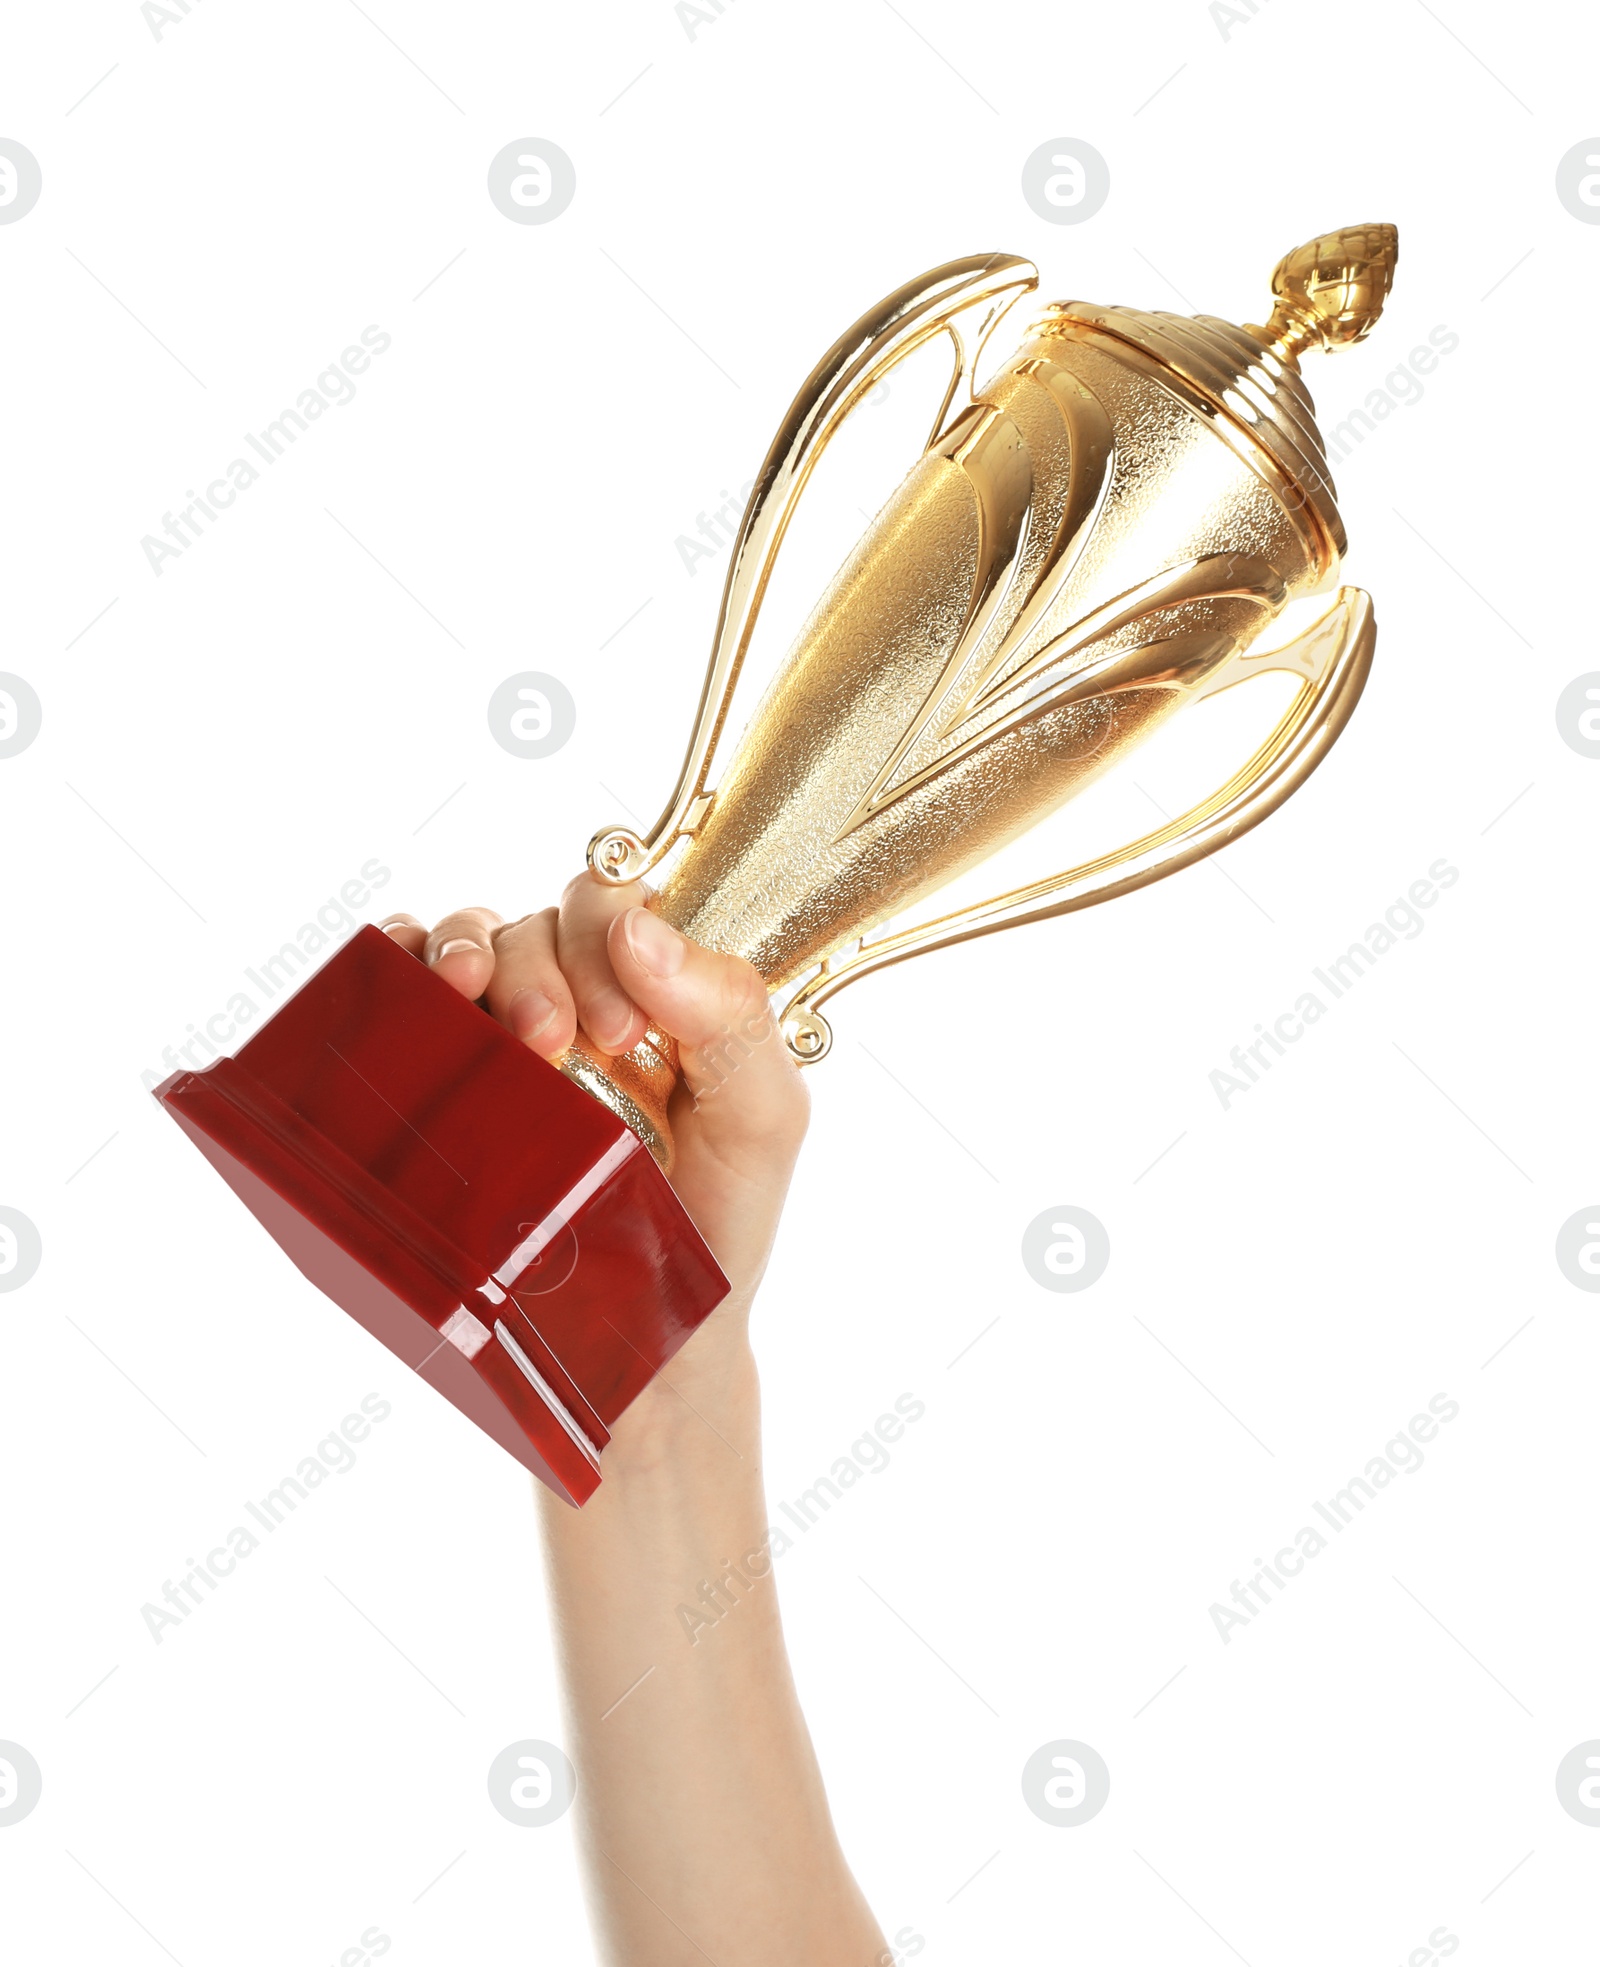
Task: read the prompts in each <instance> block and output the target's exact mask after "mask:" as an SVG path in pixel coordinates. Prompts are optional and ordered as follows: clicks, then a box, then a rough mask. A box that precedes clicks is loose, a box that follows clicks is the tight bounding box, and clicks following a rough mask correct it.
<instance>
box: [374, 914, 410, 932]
mask: <svg viewBox="0 0 1600 1967" xmlns="http://www.w3.org/2000/svg"><path fill="white" fill-rule="evenodd" d="M405 926H406V919H405V917H404V916H403V915H391V916H390V917H389V918H388V920H387V921H386V922H380V923H379V924H378V927H379V928H380V929H381V930H382V931H383V933H384V934H385V935H386V936H392V935H393V934H394V932H395V930H396V929H403V928H404V927H405Z"/></svg>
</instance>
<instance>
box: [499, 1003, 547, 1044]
mask: <svg viewBox="0 0 1600 1967" xmlns="http://www.w3.org/2000/svg"><path fill="white" fill-rule="evenodd" d="M555 1014H556V1004H555V999H554V998H553V997H546V996H545V994H544V992H543V991H542V990H519V991H518V992H517V994H516V996H515V997H513V998H512V1000H511V1002H510V1003H509V1004H508V1005H507V1006H506V1016H507V1017H508V1018H509V1019H510V1020H511V1030H512V1035H513V1036H514V1037H517V1038H520V1039H521V1040H522V1042H523V1044H524V1045H526V1044H527V1042H528V1040H529V1039H530V1038H537V1037H538V1035H539V1033H540V1032H541V1031H543V1030H544V1028H545V1026H546V1025H547V1024H548V1023H549V1022H550V1020H551V1019H552V1018H553V1017H554V1016H555Z"/></svg>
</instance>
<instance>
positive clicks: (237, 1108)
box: [155, 928, 728, 1503]
mask: <svg viewBox="0 0 1600 1967" xmlns="http://www.w3.org/2000/svg"><path fill="white" fill-rule="evenodd" d="M155 1096H156V1098H157V1099H158V1100H160V1101H161V1103H162V1105H163V1106H165V1108H166V1109H167V1111H168V1112H169V1113H170V1114H171V1115H172V1117H173V1119H174V1120H176V1121H177V1123H178V1125H179V1126H180V1127H182V1128H183V1130H184V1132H185V1133H187V1134H188V1135H189V1137H190V1139H191V1140H193V1141H194V1143H195V1145H196V1146H197V1147H198V1148H199V1149H200V1150H201V1152H202V1153H203V1154H204V1155H205V1156H206V1158H207V1159H208V1160H209V1161H210V1162H211V1164H212V1166H213V1167H215V1168H216V1169H217V1171H218V1172H219V1173H220V1174H221V1176H222V1177H223V1179H224V1180H225V1181H226V1182H227V1183H228V1184H229V1186H230V1187H231V1188H232V1189H233V1190H234V1191H235V1193H236V1194H237V1195H239V1196H240V1197H241V1199H242V1200H243V1201H244V1203H245V1205H246V1206H247V1207H248V1208H249V1209H250V1211H251V1213H252V1214H253V1215H255V1216H256V1217H257V1218H258V1220H259V1221H260V1222H262V1223H263V1224H264V1225H265V1227H266V1228H267V1229H268V1230H269V1231H270V1232H271V1234H272V1236H273V1237H274V1238H275V1239H276V1240H277V1242H278V1243H279V1245H280V1246H281V1247H282V1248H283V1250H284V1251H285V1252H286V1253H287V1254H288V1256H289V1257H290V1258H291V1259H292V1260H293V1262H294V1263H295V1265H296V1266H297V1267H298V1268H299V1269H300V1270H301V1271H302V1272H303V1273H304V1274H305V1275H306V1276H307V1277H308V1278H310V1280H311V1282H312V1283H313V1284H316V1285H317V1286H318V1287H319V1288H320V1289H321V1290H323V1291H325V1292H326V1293H327V1295H328V1296H329V1297H330V1298H332V1299H333V1301H334V1302H335V1303H336V1304H338V1305H340V1306H341V1307H342V1308H343V1309H344V1310H345V1311H347V1312H348V1313H349V1314H350V1316H351V1317H352V1318H354V1319H356V1320H357V1321H358V1322H359V1323H360V1324H362V1325H364V1326H365V1327H366V1328H367V1330H368V1331H369V1332H371V1333H372V1334H373V1336H374V1337H375V1338H378V1339H381V1340H382V1342H383V1343H384V1344H385V1345H386V1346H387V1347H388V1348H389V1350H390V1351H391V1352H392V1353H394V1354H395V1356H396V1357H397V1358H399V1359H402V1360H404V1361H405V1363H406V1364H407V1365H408V1366H410V1367H412V1368H413V1369H414V1370H415V1371H416V1372H418V1373H420V1374H421V1376H422V1377H423V1378H424V1379H425V1380H427V1381H428V1383H429V1384H430V1385H431V1386H434V1387H436V1388H437V1389H438V1390H439V1392H441V1393H442V1394H444V1396H445V1398H446V1399H447V1400H449V1401H451V1402H452V1403H453V1404H454V1405H455V1406H456V1407H458V1408H459V1409H460V1410H461V1412H462V1413H463V1414H465V1415H467V1417H468V1418H469V1419H470V1420H473V1421H475V1422H476V1423H477V1424H478V1426H479V1427H481V1428H482V1429H483V1430H484V1432H485V1433H486V1434H489V1435H492V1436H493V1437H494V1439H495V1440H496V1441H498V1442H499V1443H500V1445H501V1446H502V1447H503V1448H505V1449H507V1450H508V1451H509V1452H510V1453H511V1454H512V1455H514V1456H515V1457H516V1458H517V1460H518V1461H520V1462H522V1463H523V1464H524V1466H526V1467H528V1468H530V1469H532V1470H533V1472H534V1474H535V1475H537V1476H539V1477H540V1478H541V1479H542V1480H543V1481H545V1482H547V1483H548V1484H549V1485H550V1487H551V1488H552V1489H554V1490H555V1491H556V1493H557V1494H558V1495H560V1496H564V1497H565V1498H566V1500H567V1501H568V1502H570V1503H582V1502H583V1501H584V1500H585V1499H586V1498H587V1497H589V1496H590V1495H592V1494H593V1493H594V1491H595V1489H596V1488H597V1487H598V1485H599V1482H600V1451H601V1450H602V1449H603V1448H604V1446H605V1444H606V1442H607V1441H608V1440H609V1439H610V1438H611V1435H610V1430H611V1426H612V1423H614V1422H615V1420H616V1419H617V1416H618V1415H619V1414H620V1413H621V1412H622V1411H623V1409H624V1408H625V1407H626V1406H627V1405H628V1404H629V1402H630V1401H631V1400H633V1399H634V1397H635V1396H636V1395H637V1394H638V1393H640V1392H641V1391H642V1390H643V1388H644V1387H645V1386H646V1385H647V1384H648V1382H649V1381H650V1379H651V1378H652V1377H653V1376H654V1374H655V1373H656V1372H657V1370H658V1369H659V1368H660V1367H661V1366H663V1365H664V1364H665V1363H666V1361H667V1360H669V1359H670V1358H671V1357H672V1355H673V1354H674V1353H675V1352H676V1351H677V1349H678V1347H679V1346H681V1345H682V1344H683V1342H684V1340H685V1339H686V1338H688V1336H689V1334H690V1333H691V1332H692V1331H693V1330H694V1329H695V1327H696V1326H697V1325H698V1324H699V1323H700V1322H701V1320H702V1319H704V1318H705V1317H706V1316H707V1315H708V1314H709V1313H710V1312H711V1311H712V1310H713V1309H714V1308H715V1307H716V1306H717V1305H718V1304H719V1303H720V1302H721V1301H722V1299H723V1298H724V1297H725V1296H726V1294H727V1289H728V1286H727V1281H726V1279H725V1278H724V1277H723V1275H722V1273H721V1271H720V1270H719V1269H718V1268H717V1265H716V1262H715V1260H714V1259H713V1258H712V1255H711V1253H710V1251H709V1250H708V1249H707V1248H706V1246H705V1244H704V1243H703V1242H702V1241H701V1239H700V1235H699V1232H698V1231H697V1230H696V1229H695V1227H694V1224H693V1223H692V1222H691V1221H690V1220H689V1217H688V1215H687V1214H686V1213H685V1211H684V1208H683V1205H682V1204H681V1203H680V1202H679V1201H678V1198H677V1197H676V1195H674V1194H673V1192H672V1189H671V1187H670V1186H669V1185H668V1183H667V1180H666V1177H665V1176H664V1175H663V1174H662V1173H661V1171H660V1169H659V1168H658V1167H657V1166H656V1164H655V1162H654V1161H653V1160H652V1159H651V1157H650V1155H649V1154H648V1153H647V1152H646V1150H645V1148H644V1147H643V1145H642V1144H641V1142H640V1141H639V1140H638V1139H637V1137H636V1136H635V1135H634V1134H633V1133H632V1132H630V1130H629V1129H628V1128H627V1127H626V1126H624V1125H623V1123H622V1122H621V1121H620V1120H618V1119H617V1118H616V1117H615V1115H613V1114H612V1113H610V1112H609V1111H608V1110H607V1109H606V1108H605V1107H603V1106H601V1105H600V1104H599V1102H598V1101H597V1100H594V1099H591V1098H590V1096H589V1095H588V1094H587V1093H585V1092H583V1091H582V1090H581V1089H580V1088H579V1087H577V1086H574V1085H573V1084H572V1082H571V1081H570V1080H568V1079H566V1078H564V1077H563V1076H562V1074H561V1073H559V1072H557V1071H556V1070H555V1068H554V1067H553V1066H550V1065H547V1064H546V1063H545V1061H544V1060H543V1059H540V1058H537V1057H536V1056H535V1055H534V1054H533V1053H532V1052H530V1051H529V1050H528V1049H527V1048H526V1047H525V1046H523V1045H520V1044H518V1042H517V1041H516V1040H515V1039H514V1038H513V1037H512V1036H511V1034H510V1033H509V1032H508V1031H506V1030H504V1029H503V1028H502V1027H501V1026H500V1025H498V1024H496V1023H495V1021H494V1020H493V1019H492V1018H490V1017H489V1016H488V1015H487V1014H486V1013H485V1012H483V1011H482V1010H480V1009H479V1008H478V1007H477V1006H476V1005H473V1004H469V1003H468V1002H467V1000H466V999H465V998H464V997H462V996H461V995H460V994H459V993H458V992H456V991H454V990H452V989H451V988H450V986H449V985H448V984H447V983H445V982H443V981H442V979H440V978H439V977H437V976H435V975H434V974H433V972H432V971H431V970H429V969H428V968H427V967H426V965H424V964H423V963H421V962H419V961H418V960H417V959H416V958H415V957H413V956H409V955H407V954H406V952H405V951H404V950H403V949H401V948H400V947H399V945H398V944H396V943H394V942H392V941H391V940H390V938H389V937H388V936H386V935H384V934H383V932H382V931H381V930H379V929H374V928H365V929H362V930H360V931H358V933H357V934H356V935H355V936H354V937H352V938H351V940H350V941H349V942H348V943H346V944H345V946H344V948H343V949H341V950H340V951H339V952H338V954H337V955H336V956H333V957H331V958H330V959H329V961H328V962H327V963H326V964H324V966H323V967H322V969H321V970H319V971H318V972H317V973H316V975H315V976H313V977H311V978H310V979H308V981H307V982H306V983H304V984H303V985H302V986H301V987H300V989H299V990H298V991H296V993H295V994H294V996H293V997H292V998H290V999H289V1000H288V1001H287V1002H286V1003H285V1004H284V1005H283V1006H282V1007H281V1009H279V1010H278V1011H277V1012H276V1013H275V1014H274V1015H273V1016H272V1017H271V1018H270V1019H269V1020H268V1022H267V1023H266V1024H265V1025H263V1026H262V1028H261V1030H260V1031H259V1032H257V1034H256V1035H255V1037H254V1038H252V1039H251V1040H250V1041H249V1042H248V1044H246V1045H245V1046H243V1047H242V1048H241V1050H240V1051H239V1052H238V1054H237V1055H236V1056H235V1057H233V1058H231V1059H219V1060H218V1061H217V1063H216V1064H214V1065H211V1066H208V1067H207V1068H206V1070H205V1071H203V1072H179V1073H175V1074H174V1075H173V1077H172V1078H171V1079H168V1080H167V1081H166V1082H165V1083H164V1084H163V1085H161V1086H158V1087H157V1088H156V1094H155Z"/></svg>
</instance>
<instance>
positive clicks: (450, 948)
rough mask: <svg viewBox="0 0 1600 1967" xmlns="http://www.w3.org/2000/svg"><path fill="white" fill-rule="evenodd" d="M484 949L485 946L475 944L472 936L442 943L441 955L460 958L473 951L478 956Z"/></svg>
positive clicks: (459, 937) (458, 937)
mask: <svg viewBox="0 0 1600 1967" xmlns="http://www.w3.org/2000/svg"><path fill="white" fill-rule="evenodd" d="M482 949H483V944H482V943H475V942H474V941H473V940H472V938H471V937H470V936H457V937H456V939H455V941H454V942H448V943H442V944H441V945H440V947H439V954H440V955H441V956H460V955H463V954H464V953H465V952H466V951H468V950H471V951H472V953H473V954H474V955H475V956H476V955H478V954H480V953H481V951H482Z"/></svg>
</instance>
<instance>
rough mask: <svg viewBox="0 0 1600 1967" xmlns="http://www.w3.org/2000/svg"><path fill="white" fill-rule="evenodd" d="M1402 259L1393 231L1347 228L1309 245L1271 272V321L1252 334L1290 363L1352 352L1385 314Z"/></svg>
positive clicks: (1287, 255)
mask: <svg viewBox="0 0 1600 1967" xmlns="http://www.w3.org/2000/svg"><path fill="white" fill-rule="evenodd" d="M1399 257H1400V235H1399V234H1398V232H1396V230H1395V228H1394V227H1393V226H1392V225H1347V226H1344V227H1342V228H1341V229H1340V230H1339V231H1338V232H1325V233H1324V234H1323V235H1322V237H1321V238H1320V239H1308V240H1307V241H1306V243H1305V245H1303V246H1297V247H1296V248H1295V249H1294V251H1293V252H1292V253H1285V254H1284V256H1283V258H1282V259H1281V260H1279V262H1278V264H1277V265H1276V267H1274V268H1273V272H1272V297H1273V299H1274V301H1275V302H1276V303H1277V305H1276V306H1275V307H1274V308H1273V310H1272V319H1271V320H1270V321H1268V323H1267V324H1266V326H1265V327H1264V328H1252V329H1251V330H1250V332H1251V333H1252V334H1253V335H1255V336H1257V337H1258V338H1259V339H1260V340H1261V341H1263V342H1265V343H1266V345H1267V346H1268V347H1269V348H1270V349H1271V350H1272V352H1273V353H1274V354H1275V355H1277V356H1278V357H1279V358H1280V360H1282V361H1285V362H1290V363H1297V361H1298V358H1299V356H1300V355H1302V354H1303V353H1304V352H1305V350H1306V349H1308V348H1349V347H1351V346H1352V345H1353V344H1354V343H1356V342H1358V341H1361V340H1363V339H1364V338H1365V336H1366V335H1367V334H1368V333H1369V332H1370V330H1371V328H1372V324H1373V323H1374V322H1375V321H1376V320H1377V318H1378V316H1379V315H1380V314H1381V313H1382V312H1383V303H1384V301H1385V300H1386V299H1387V298H1388V293H1389V288H1390V285H1391V283H1392V282H1393V280H1394V269H1395V262H1396V261H1397V260H1398V259H1399Z"/></svg>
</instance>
